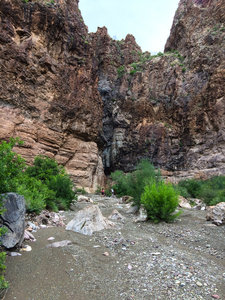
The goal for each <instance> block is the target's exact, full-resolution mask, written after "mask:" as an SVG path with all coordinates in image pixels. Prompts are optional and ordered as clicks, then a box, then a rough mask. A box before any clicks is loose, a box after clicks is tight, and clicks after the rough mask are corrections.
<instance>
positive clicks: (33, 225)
mask: <svg viewBox="0 0 225 300" xmlns="http://www.w3.org/2000/svg"><path fill="white" fill-rule="evenodd" d="M27 225H28V226H29V229H32V230H37V226H36V225H35V224H34V223H32V222H30V221H28V222H27ZM29 229H28V228H27V230H29Z"/></svg>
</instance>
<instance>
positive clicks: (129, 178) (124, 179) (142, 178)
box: [111, 160, 160, 207]
mask: <svg viewBox="0 0 225 300" xmlns="http://www.w3.org/2000/svg"><path fill="white" fill-rule="evenodd" d="M111 177H112V180H113V181H114V182H115V184H114V185H113V189H114V191H115V194H116V195H118V196H119V197H120V196H123V195H129V196H131V197H133V202H134V204H135V205H137V206H138V207H140V201H141V194H142V192H143V191H144V187H145V185H146V184H147V182H149V180H151V179H154V180H156V181H157V180H158V179H159V178H160V174H159V173H158V172H157V171H156V170H155V168H154V166H153V165H152V164H151V163H150V162H149V161H148V160H142V161H141V162H140V163H139V164H138V165H137V167H136V170H135V171H134V172H132V173H128V174H124V173H123V172H122V171H115V172H114V173H112V174H111Z"/></svg>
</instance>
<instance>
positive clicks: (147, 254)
mask: <svg viewBox="0 0 225 300" xmlns="http://www.w3.org/2000/svg"><path fill="white" fill-rule="evenodd" d="M91 197H92V199H93V200H94V201H95V202H96V203H98V205H99V207H100V209H101V211H102V213H103V215H104V216H109V215H110V214H111V213H112V211H113V209H117V210H118V211H119V212H120V213H121V214H122V215H123V216H124V220H123V221H115V223H116V226H115V227H114V228H113V229H107V230H103V231H100V232H96V233H94V234H93V235H92V236H85V235H82V234H79V233H74V232H71V231H66V230H65V228H63V227H51V228H45V229H40V230H38V231H37V232H36V233H35V234H34V235H35V237H36V239H37V241H36V242H30V243H28V244H30V245H31V247H32V251H31V252H23V253H22V256H16V257H7V271H6V279H7V280H8V281H9V283H10V287H9V289H8V291H7V293H6V296H5V300H13V299H16V300H53V299H54V300H59V299H63V300H67V299H68V300H70V299H73V300H103V299H104V300H118V299H124V300H125V299H126V300H141V299H149V300H151V299H153V300H154V299H164V300H169V299H173V300H179V299H180V300H181V299H183V300H193V299H204V300H207V299H225V238H224V237H225V235H224V233H225V226H221V227H217V226H216V225H213V224H211V223H209V222H207V221H206V219H205V215H206V212H205V211H199V210H194V209H192V210H183V214H182V215H181V216H179V218H178V220H177V221H176V222H174V223H171V224H167V223H160V224H152V223H149V222H144V223H135V216H134V215H132V214H131V215H130V214H127V213H126V211H127V206H126V204H120V203H119V199H117V198H107V197H101V196H96V195H91ZM86 205H90V203H88V204H85V203H84V204H77V205H76V206H75V211H76V210H79V209H81V208H82V207H84V206H86ZM64 215H65V217H66V223H67V222H68V221H69V220H71V219H72V218H73V215H74V211H69V212H65V213H64ZM51 236H53V237H55V240H54V241H62V240H70V241H71V242H72V244H71V245H69V246H65V247H62V248H46V245H47V244H49V241H48V240H47V239H48V238H49V237H51ZM106 252H107V253H106ZM104 253H105V255H103V254H104Z"/></svg>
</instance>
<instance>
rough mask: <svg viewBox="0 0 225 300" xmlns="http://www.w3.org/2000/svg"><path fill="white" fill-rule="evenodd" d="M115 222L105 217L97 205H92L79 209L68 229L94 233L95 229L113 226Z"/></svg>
mask: <svg viewBox="0 0 225 300" xmlns="http://www.w3.org/2000/svg"><path fill="white" fill-rule="evenodd" d="M114 225H115V224H114V223H113V222H110V221H109V220H108V219H107V218H105V217H104V216H103V215H102V213H101V210H100V209H99V207H98V206H97V205H91V206H88V207H85V208H84V209H82V210H80V211H78V212H77V213H76V214H75V216H74V218H73V220H71V221H70V222H69V223H68V224H67V226H66V230H72V231H75V232H79V233H82V234H85V235H92V233H93V232H95V231H100V230H103V229H107V228H112V227H113V226H114Z"/></svg>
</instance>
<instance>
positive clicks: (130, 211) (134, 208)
mask: <svg viewBox="0 0 225 300" xmlns="http://www.w3.org/2000/svg"><path fill="white" fill-rule="evenodd" d="M128 207H129V208H128V210H127V212H126V213H127V214H136V212H138V206H137V205H134V206H133V205H130V204H129V205H128Z"/></svg>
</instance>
